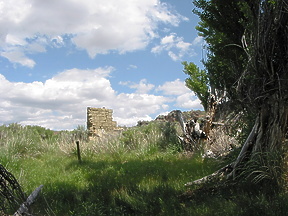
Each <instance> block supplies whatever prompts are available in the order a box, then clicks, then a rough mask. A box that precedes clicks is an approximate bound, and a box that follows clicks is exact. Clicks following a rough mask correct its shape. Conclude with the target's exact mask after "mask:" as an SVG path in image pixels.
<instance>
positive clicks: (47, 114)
mask: <svg viewBox="0 0 288 216" xmlns="http://www.w3.org/2000/svg"><path fill="white" fill-rule="evenodd" d="M192 9H193V4H192V3H191V0H177V1H175V0H145V1H143V0H81V1H80V0H61V1H59V0H45V1H40V0H0V124H9V123H16V122H17V123H20V124H23V125H40V126H43V127H46V128H50V129H54V130H62V129H68V130H71V129H74V128H76V127H77V125H86V108H87V107H88V106H90V107H106V108H110V109H113V117H114V120H116V121H117V122H118V124H119V125H126V126H132V125H135V124H136V123H137V121H139V120H151V119H154V118H155V117H156V116H157V115H159V114H162V113H166V112H169V111H171V110H174V109H180V110H183V111H185V110H191V109H203V108H202V106H201V104H200V102H199V100H198V99H197V97H195V95H194V93H193V92H191V91H190V90H189V89H188V88H187V87H185V83H184V80H185V78H187V75H185V74H184V73H183V66H182V64H181V62H182V61H188V62H194V63H196V64H197V65H199V66H200V61H201V58H202V54H201V53H202V51H201V50H202V44H203V40H202V38H201V37H199V36H197V32H196V30H195V26H196V25H197V23H198V21H199V20H198V18H197V16H196V15H194V14H193V13H192V12H191V10H192Z"/></svg>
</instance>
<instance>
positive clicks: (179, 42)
mask: <svg viewBox="0 0 288 216" xmlns="http://www.w3.org/2000/svg"><path fill="white" fill-rule="evenodd" d="M163 51H166V52H167V53H168V55H169V57H170V58H171V59H172V60H174V61H178V60H181V59H182V58H183V57H184V56H186V55H188V56H193V55H195V53H194V49H193V48H192V43H189V42H185V41H184V38H182V37H178V36H177V34H176V33H171V34H170V35H168V36H165V37H163V38H162V39H161V41H160V44H159V45H156V46H154V47H153V48H152V49H151V52H152V53H155V54H159V53H161V52H163Z"/></svg>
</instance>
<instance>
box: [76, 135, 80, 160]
mask: <svg viewBox="0 0 288 216" xmlns="http://www.w3.org/2000/svg"><path fill="white" fill-rule="evenodd" d="M79 143H80V142H79V140H77V141H76V145H77V155H78V161H79V162H80V163H81V154H80V145H79Z"/></svg>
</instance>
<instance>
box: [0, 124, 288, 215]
mask: <svg viewBox="0 0 288 216" xmlns="http://www.w3.org/2000/svg"><path fill="white" fill-rule="evenodd" d="M176 133H177V128H176V127H175V125H174V124H172V123H155V122H154V123H149V124H147V125H145V126H141V127H133V128H130V129H128V130H126V131H123V132H121V133H118V134H114V135H113V136H112V135H110V136H108V135H106V136H104V137H102V138H97V139H95V140H90V141H88V139H87V132H86V131H85V129H84V128H83V127H78V128H77V129H76V130H74V131H70V132H69V131H61V132H57V133H56V132H53V131H51V130H47V129H45V128H41V127H38V126H25V127H24V126H21V125H18V124H11V125H8V126H5V125H3V126H1V127H0V136H1V141H0V161H1V164H2V165H3V166H4V167H5V168H6V169H7V170H9V171H10V172H11V173H13V175H14V176H15V177H16V178H17V180H18V182H19V183H20V185H21V186H22V188H23V191H24V192H25V193H26V194H27V195H29V194H30V193H31V192H32V191H33V190H34V189H35V188H37V187H38V186H39V185H42V184H43V185H44V187H43V189H42V191H41V194H40V195H39V197H38V198H37V201H36V203H34V204H33V206H32V211H33V214H34V215H57V216H58V215H59V216H63V215H77V216H80V215H83V216H84V215H85V216H87V215H285V214H286V212H288V204H287V203H288V196H287V195H286V193H284V192H278V193H277V194H275V193H270V192H269V194H268V193H267V191H268V190H265V188H262V189H261V190H256V189H255V187H253V185H252V186H251V184H244V183H241V184H239V185H236V184H231V185H229V186H225V185H219V186H217V187H214V186H211V185H205V186H194V187H193V188H187V187H185V186H184V184H185V183H187V182H189V181H192V180H196V179H199V178H201V177H203V176H205V175H208V174H210V173H212V172H214V171H215V170H217V169H218V168H219V167H221V166H223V164H225V163H228V162H229V160H231V158H230V159H221V160H220V159H217V160H216V159H213V158H210V159H207V158H206V159H203V158H202V157H201V154H200V152H199V153H197V152H196V153H193V154H191V153H185V152H183V151H182V147H181V143H180V142H179V141H178V139H177V136H176ZM76 140H80V148H81V156H82V161H81V162H79V161H78V159H77V152H76V144H75V141H76ZM231 157H234V156H231ZM228 158H229V157H228ZM232 159H234V158H232ZM7 213H10V214H13V210H11V212H7Z"/></svg>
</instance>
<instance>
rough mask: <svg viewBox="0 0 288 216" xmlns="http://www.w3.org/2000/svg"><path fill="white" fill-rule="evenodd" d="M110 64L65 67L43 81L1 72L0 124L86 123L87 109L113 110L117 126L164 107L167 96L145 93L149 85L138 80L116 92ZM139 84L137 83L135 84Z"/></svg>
mask: <svg viewBox="0 0 288 216" xmlns="http://www.w3.org/2000/svg"><path fill="white" fill-rule="evenodd" d="M114 70H115V69H114V68H113V67H109V66H107V67H103V68H96V69H87V70H80V69H77V68H74V69H70V70H65V71H62V72H60V73H58V74H57V75H55V76H54V77H52V78H50V79H47V80H46V81H45V82H38V81H34V82H30V83H24V82H10V81H9V80H7V79H6V78H5V77H4V76H3V75H2V74H0V105H1V106H0V107H1V108H0V124H9V123H14V122H18V123H21V124H32V125H41V126H44V127H48V128H51V129H57V130H60V129H73V128H75V127H76V126H77V125H85V124H86V108H87V107H88V106H90V107H107V108H111V109H113V110H114V117H115V120H117V121H118V124H119V125H127V126H131V125H135V124H136V123H137V121H139V120H151V115H153V114H157V112H161V111H162V110H163V109H167V107H168V105H167V103H169V102H170V99H169V98H167V97H165V96H159V95H153V94H148V91H149V89H150V88H152V86H151V84H148V83H147V81H146V80H141V81H140V82H139V83H138V84H135V85H136V86H135V92H133V93H117V92H116V91H115V90H114V89H113V87H112V85H111V83H110V81H109V77H110V74H111V73H113V71H114ZM137 85H138V86H137Z"/></svg>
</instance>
